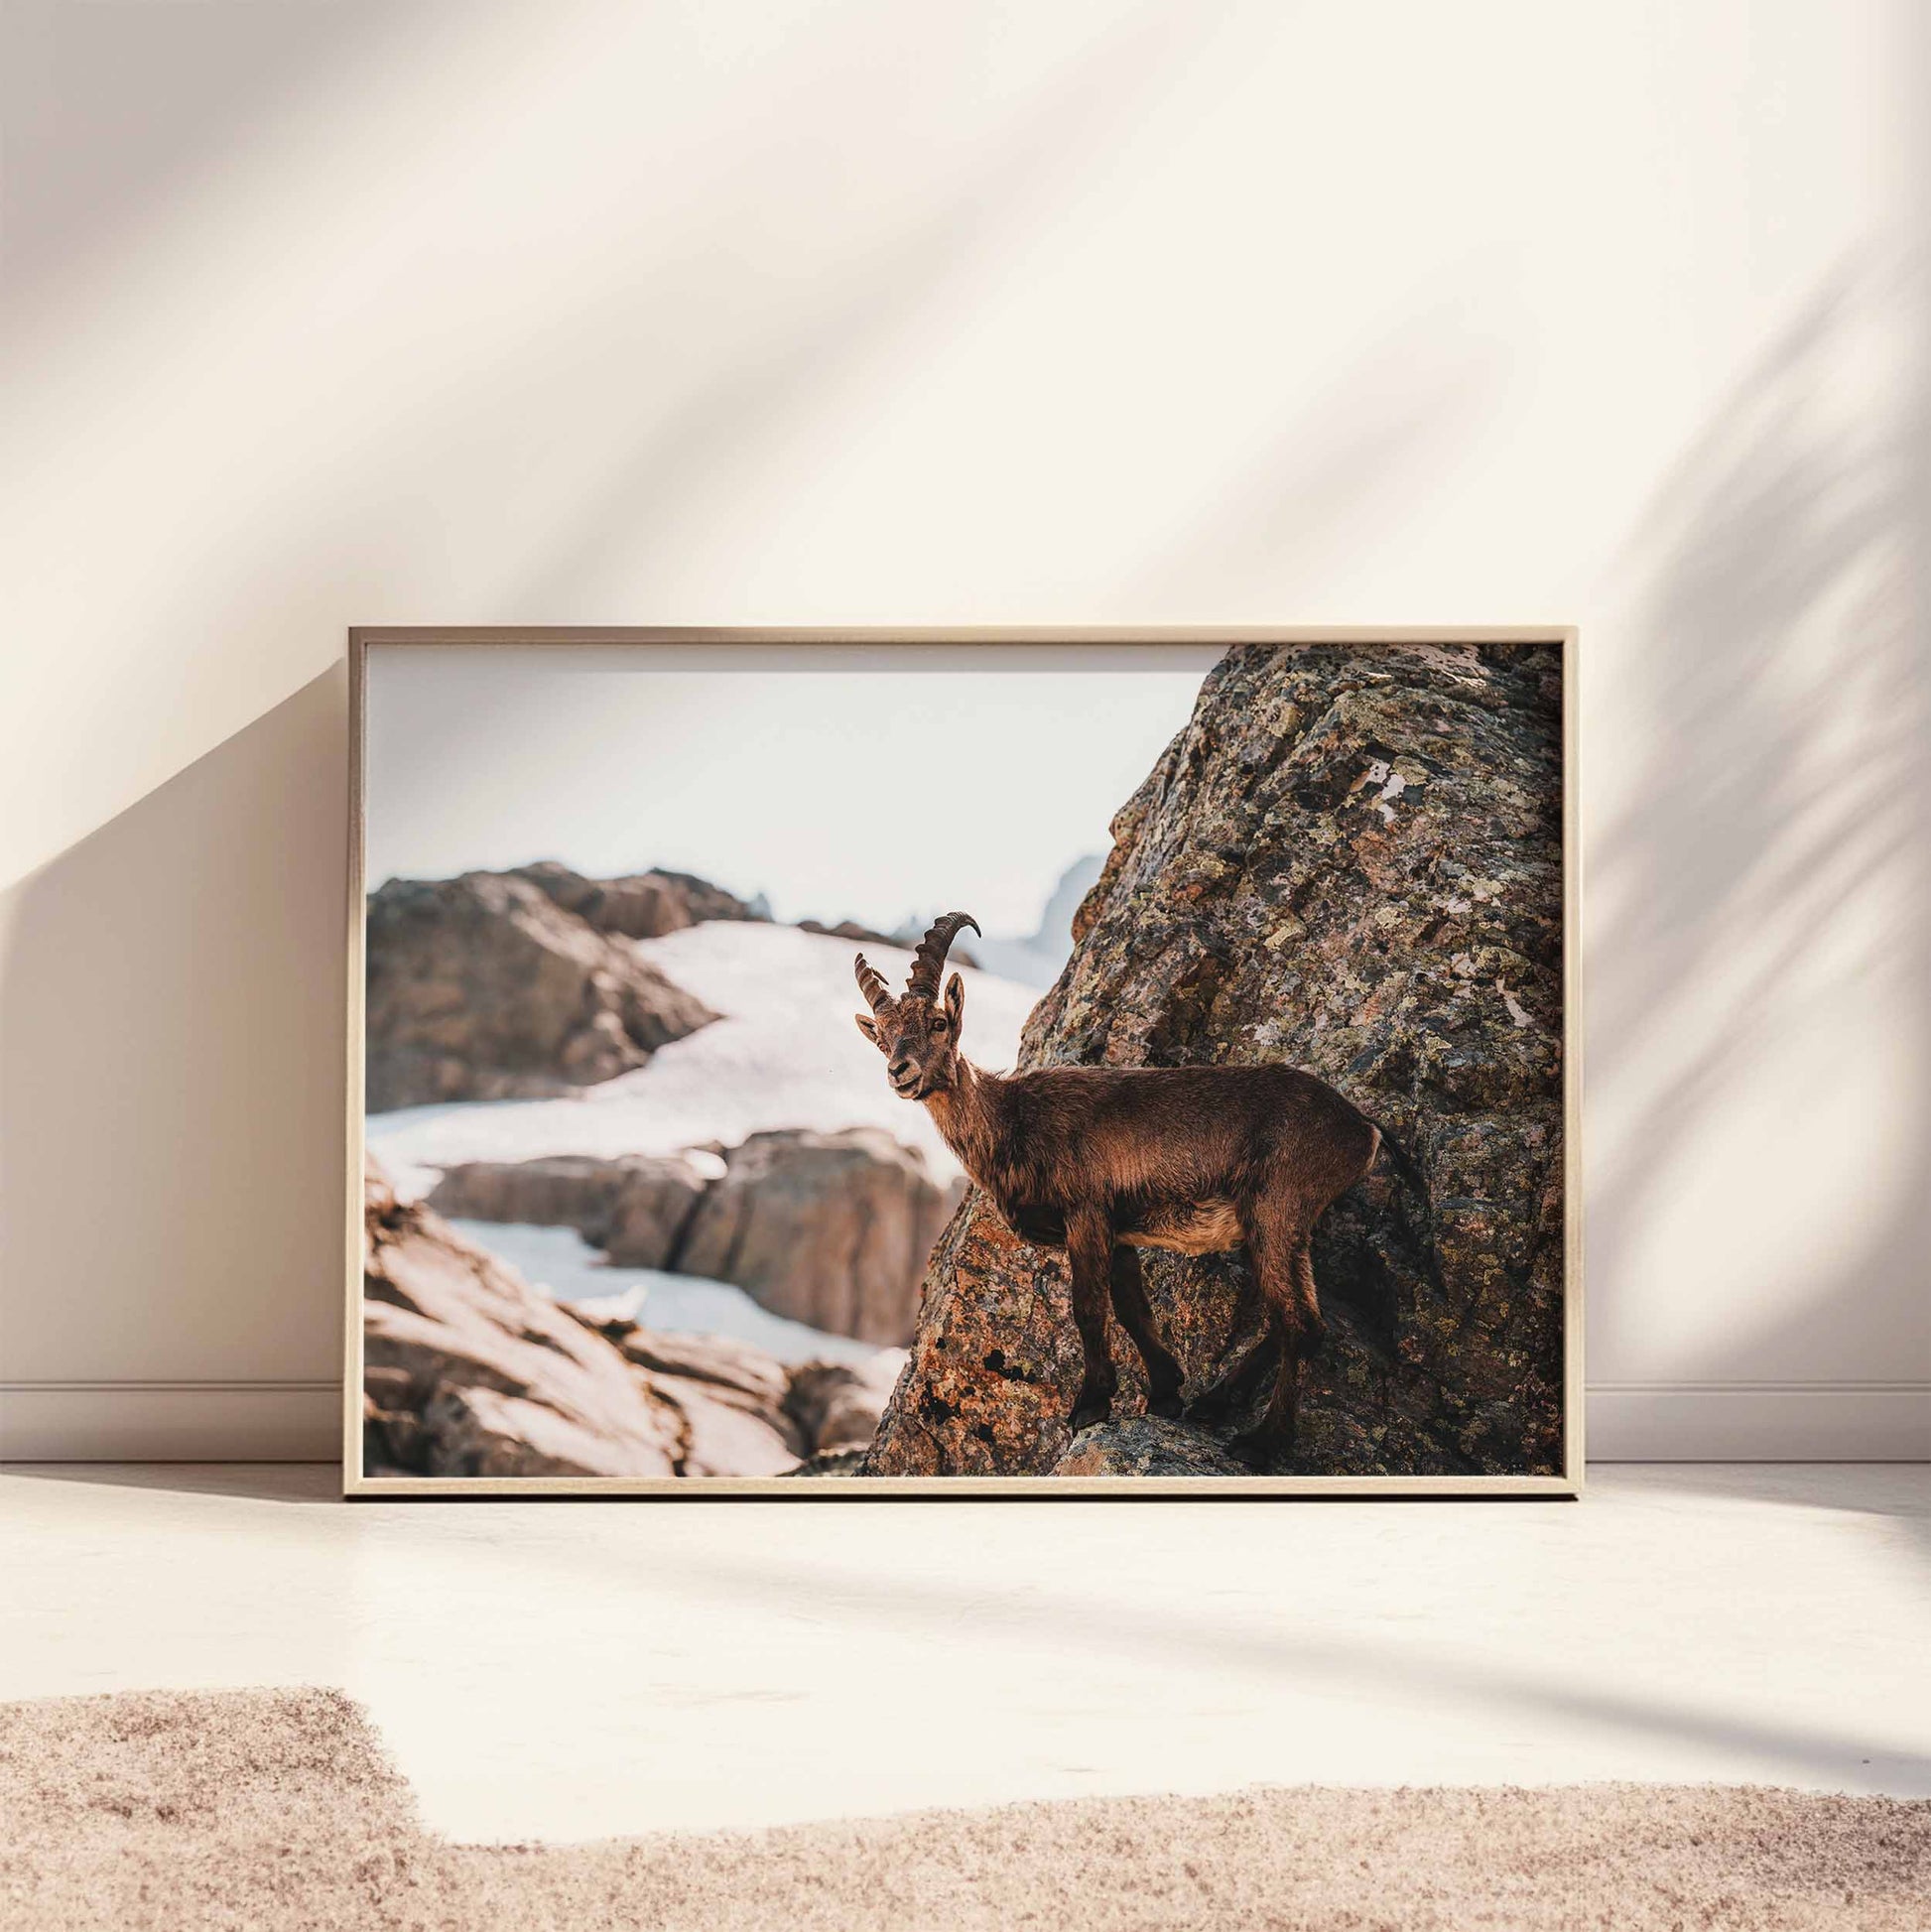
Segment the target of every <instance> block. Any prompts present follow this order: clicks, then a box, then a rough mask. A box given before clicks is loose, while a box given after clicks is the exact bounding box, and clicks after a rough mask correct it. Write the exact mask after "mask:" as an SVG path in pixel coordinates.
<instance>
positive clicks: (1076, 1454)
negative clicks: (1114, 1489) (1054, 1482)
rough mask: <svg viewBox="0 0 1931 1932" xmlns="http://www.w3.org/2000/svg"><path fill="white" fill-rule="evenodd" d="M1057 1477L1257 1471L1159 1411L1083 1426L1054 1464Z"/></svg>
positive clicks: (1243, 1472) (1201, 1432)
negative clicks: (1155, 1414) (1164, 1416)
mask: <svg viewBox="0 0 1931 1932" xmlns="http://www.w3.org/2000/svg"><path fill="white" fill-rule="evenodd" d="M1052 1473H1053V1475H1055V1476H1251V1475H1252V1474H1253V1471H1252V1470H1250V1469H1248V1468H1247V1467H1246V1465H1245V1464H1243V1463H1239V1462H1236V1461H1235V1460H1234V1458H1233V1457H1231V1456H1229V1455H1228V1454H1227V1453H1226V1452H1225V1451H1224V1450H1223V1449H1222V1448H1221V1447H1220V1445H1219V1444H1217V1443H1216V1442H1214V1441H1213V1439H1212V1438H1211V1437H1209V1436H1208V1435H1206V1434H1205V1433H1204V1432H1203V1431H1201V1430H1199V1429H1190V1428H1188V1427H1187V1426H1186V1425H1185V1424H1183V1423H1179V1422H1166V1421H1163V1420H1162V1419H1161V1418H1160V1417H1159V1416H1154V1415H1132V1416H1122V1417H1120V1418H1118V1419H1116V1420H1114V1421H1111V1422H1102V1423H1100V1424H1098V1425H1097V1426H1096V1427H1094V1428H1092V1429H1082V1430H1081V1431H1080V1433H1079V1434H1078V1435H1077V1436H1075V1437H1074V1438H1073V1440H1072V1441H1071V1442H1069V1443H1068V1444H1067V1446H1066V1448H1065V1450H1064V1451H1063V1452H1062V1453H1061V1456H1060V1459H1059V1461H1058V1462H1056V1463H1055V1464H1054V1465H1053V1470H1052Z"/></svg>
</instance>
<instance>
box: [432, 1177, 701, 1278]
mask: <svg viewBox="0 0 1931 1932" xmlns="http://www.w3.org/2000/svg"><path fill="white" fill-rule="evenodd" d="M715 1165H716V1163H714V1160H700V1159H698V1158H694V1157H692V1156H690V1155H685V1154H672V1155H667V1156H661V1157H660V1156H652V1155H648V1154H630V1155H625V1156H622V1157H621V1158H619V1159H616V1160H597V1159H593V1158H591V1157H588V1156H584V1155H576V1154H560V1155H552V1156H546V1157H544V1158H541V1159H537V1160H528V1161H468V1162H465V1163H463V1164H462V1165H460V1166H457V1167H451V1168H450V1169H449V1170H448V1171H447V1172H446V1173H445V1174H444V1176H443V1178H442V1179H441V1180H440V1181H439V1182H437V1184H436V1186H435V1188H434V1189H432V1190H431V1192H430V1195H429V1205H430V1206H431V1207H432V1208H434V1209H436V1210H437V1212H438V1213H439V1214H444V1215H451V1216H453V1217H454V1218H455V1219H457V1220H459V1221H517V1222H529V1223H534V1224H536V1225H538V1226H540V1227H575V1228H577V1229H578V1230H579V1232H580V1233H581V1234H582V1236H583V1238H584V1239H585V1240H586V1241H588V1242H589V1244H590V1245H591V1246H592V1247H599V1248H602V1249H603V1250H604V1252H605V1254H606V1255H607V1256H608V1258H609V1259H610V1260H611V1261H612V1262H613V1263H615V1264H616V1265H617V1266H619V1267H626V1268H668V1267H670V1266H671V1264H672V1261H673V1259H674V1258H675V1256H676V1254H677V1250H678V1247H679V1245H680V1243H681V1241H682V1239H683V1236H684V1230H685V1229H686V1227H687V1226H688V1225H689V1224H690V1222H691V1217H692V1214H693V1213H694V1212H695V1210H696V1208H697V1205H698V1203H699V1202H700V1201H702V1200H703V1199H704V1193H705V1188H706V1186H707V1185H708V1179H709V1177H710V1172H711V1171H712V1169H713V1167H714V1166H715Z"/></svg>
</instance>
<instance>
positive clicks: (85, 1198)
mask: <svg viewBox="0 0 1931 1932" xmlns="http://www.w3.org/2000/svg"><path fill="white" fill-rule="evenodd" d="M345 682H346V674H345V672H344V670H343V669H342V668H341V667H337V668H336V669H334V670H332V671H329V672H326V673H324V674H323V675H322V677H320V678H317V679H315V680H313V681H312V682H311V683H309V684H307V685H304V686H303V687H302V688H301V689H300V690H299V691H297V692H296V693H295V695H294V696H293V697H291V698H289V699H287V700H286V701H284V702H283V703H282V704H280V705H278V706H277V707H276V708H274V709H273V710H271V711H269V712H267V713H266V714H265V715H264V716H262V717H260V718H258V719H257V720H256V721H255V722H254V723H253V724H251V725H249V726H248V727H247V728H246V729H244V730H242V731H239V732H237V733H236V734H235V735H234V736H233V737H231V738H228V739H227V740H226V741H225V742H224V743H221V744H219V745H217V746H215V748H214V749H213V750H212V751H210V752H208V753H207V754H206V755H205V756H204V757H202V758H200V759H198V760H197V761H196V762H195V763H194V764H193V765H191V766H190V767H189V768H188V769H187V770H185V771H183V772H181V773H180V774H179V775H177V776H176V777H174V778H172V779H170V780H169V781H168V783H167V784H165V785H163V786H161V787H159V788H158V789H157V790H155V791H153V792H151V793H150V794H149V795H148V796H147V797H146V798H144V799H142V800H141V801H140V802H139V803H138V804H137V805H135V806H133V807H131V808H130V809H129V810H128V811H126V812H124V813H122V814H121V815H120V816H119V817H118V818H116V819H114V820H113V821H112V822H111V823H109V824H107V825H105V826H103V827H102V828H101V829H100V830H99V831H98V832H96V833H94V834H92V835H91V836H90V837H87V838H84V839H82V840H81V841H80V843H78V844H77V845H74V846H73V847H72V848H71V849H69V850H67V851H65V852H64V853H62V854H61V856H60V857H59V858H57V859H55V860H53V861H52V862H51V863H49V864H48V865H45V866H43V867H42V868H41V869H40V870H39V871H37V872H35V873H33V874H31V875H30V876H29V877H28V878H26V879H25V880H23V881H22V882H21V883H20V884H19V885H17V886H16V887H14V888H13V889H12V891H10V892H8V893H7V894H6V895H5V896H4V898H0V1383H4V1382H7V1381H53V1380H62V1379H73V1380H81V1379H86V1380H96V1381H98V1380H113V1379H117V1378H125V1379H129V1380H145V1381H153V1380H167V1379H171V1378H183V1379H200V1378H204V1377H208V1376H232V1377H236V1378H244V1379H263V1380H273V1379H281V1378H290V1379H295V1378H306V1377H315V1378H329V1377H332V1376H333V1375H334V1374H335V1373H336V1372H337V1360H338V1352H337V1348H338V1334H339V1315H338V1313H337V1311H338V1309H339V1307H340V1299H339V1287H338V1284H339V1282H340V1279H341V1272H340V1263H341V1254H342V1238H343V1235H342V1225H343V1224H342V1213H341V1206H340V1204H341V1201H342V1186H343V1165H342V1164H343V1158H344V1156H343V1151H342V1149H343V1141H342V1105H343V1075H342V1054H343V1040H342V1004H343V1001H342V971H343V918H344V907H345V902H346V893H347V889H348V888H347V869H346V852H347V825H348V809H347V735H346V733H347V700H346V692H345Z"/></svg>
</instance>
